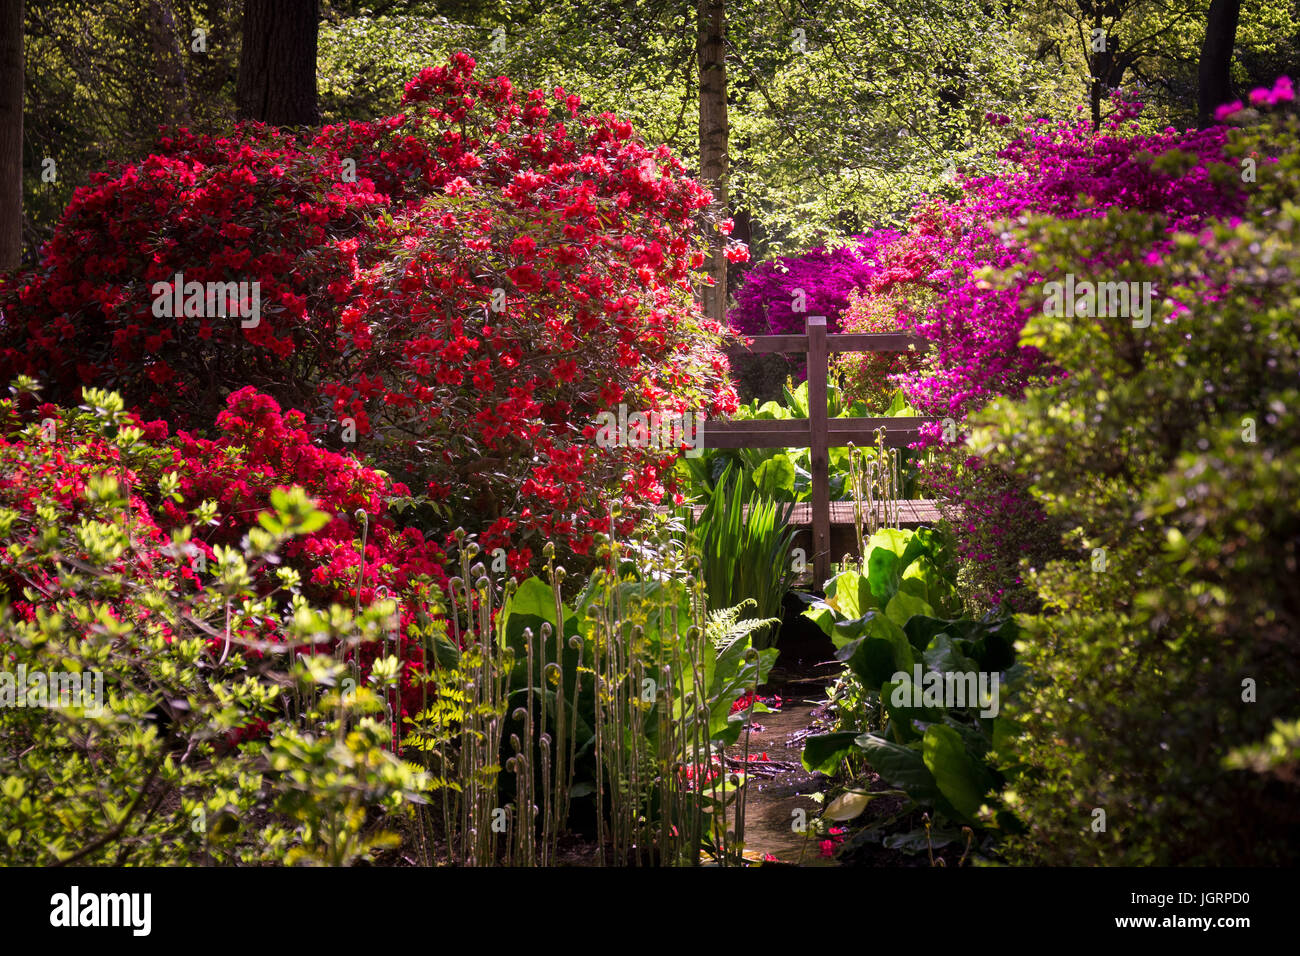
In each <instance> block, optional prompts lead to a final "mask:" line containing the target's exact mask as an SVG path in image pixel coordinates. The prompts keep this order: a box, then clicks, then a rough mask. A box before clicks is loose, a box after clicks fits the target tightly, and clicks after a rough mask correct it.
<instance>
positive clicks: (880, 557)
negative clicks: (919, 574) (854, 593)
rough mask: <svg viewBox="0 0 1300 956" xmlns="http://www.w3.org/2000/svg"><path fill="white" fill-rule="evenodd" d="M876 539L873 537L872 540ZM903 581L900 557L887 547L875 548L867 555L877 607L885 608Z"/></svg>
mask: <svg viewBox="0 0 1300 956" xmlns="http://www.w3.org/2000/svg"><path fill="white" fill-rule="evenodd" d="M875 539H876V536H875V535H872V540H873V541H874V540H875ZM901 579H902V565H901V564H900V563H899V560H898V555H897V554H895V553H894V552H893V551H891V550H890V549H889V548H885V547H874V548H872V549H871V551H870V552H869V553H868V555H867V580H868V584H869V585H870V587H871V597H872V600H873V603H874V604H875V606H876V607H885V606H886V605H888V604H889V599H890V598H892V597H893V596H894V594H895V593H896V592H897V591H898V582H899V581H900V580H901Z"/></svg>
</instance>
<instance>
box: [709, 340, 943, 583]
mask: <svg viewBox="0 0 1300 956" xmlns="http://www.w3.org/2000/svg"><path fill="white" fill-rule="evenodd" d="M805 330H806V331H804V332H803V333H802V334H793V335H756V336H753V344H752V345H749V346H747V347H745V346H741V347H738V348H737V349H735V350H734V352H735V353H736V354H760V353H772V352H782V353H788V352H803V353H805V354H806V355H807V359H808V417H807V418H806V419H782V420H759V421H710V422H708V423H707V424H706V425H705V426H704V428H703V430H702V435H701V438H702V444H703V447H705V448H807V449H809V451H810V453H811V459H812V462H811V464H812V468H811V471H812V502H811V504H812V509H811V510H812V544H813V549H812V550H813V573H814V575H815V580H816V582H817V583H818V584H819V585H820V584H821V582H822V581H825V580H826V579H827V578H829V577H830V565H831V552H830V536H831V532H830V525H831V514H830V512H831V507H830V474H829V468H830V456H829V454H828V449H831V448H842V447H844V446H846V445H848V444H850V443H852V444H854V445H858V446H860V447H865V446H868V445H873V444H875V441H876V430H877V429H878V428H884V429H885V443H886V444H887V445H889V446H890V447H892V448H899V447H902V446H905V445H909V444H911V443H912V442H914V441H916V440H917V438H918V436H919V433H920V428H921V426H922V425H923V424H925V423H927V422H931V421H934V420H935V419H932V418H919V417H917V418H830V417H828V415H827V408H826V380H827V372H828V370H829V365H830V355H831V353H832V352H907V351H912V350H916V351H924V350H926V349H927V348H928V347H929V344H928V343H927V342H926V341H925V340H924V339H922V338H919V337H917V336H914V335H910V334H908V333H905V332H850V333H844V334H840V335H828V334H827V333H826V316H824V315H810V316H808V317H807V320H806V325H805Z"/></svg>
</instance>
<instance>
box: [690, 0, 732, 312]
mask: <svg viewBox="0 0 1300 956" xmlns="http://www.w3.org/2000/svg"><path fill="white" fill-rule="evenodd" d="M696 15H697V19H698V26H699V32H698V41H697V44H696V56H697V59H698V62H699V69H700V178H701V179H702V180H703V181H704V182H705V183H707V184H708V186H709V188H710V189H711V190H712V191H713V208H714V209H715V210H716V211H718V212H719V213H722V214H723V215H725V214H726V210H727V172H728V165H729V164H728V158H727V145H728V135H729V132H730V131H729V128H728V125H727V67H726V49H725V46H724V44H725V40H726V34H725V31H726V20H725V16H726V10H725V4H724V3H723V0H699V5H698V7H697V9H696ZM725 245H726V237H724V236H723V235H721V234H715V235H712V236H710V242H709V246H710V252H709V263H708V274H709V275H710V276H712V277H713V286H712V287H706V288H705V289H704V291H703V293H702V294H701V296H700V301H701V305H702V306H703V307H704V313H705V314H706V315H708V316H709V317H710V318H712V319H716V320H717V321H719V322H723V321H725V319H726V314H727V257H726V255H725Z"/></svg>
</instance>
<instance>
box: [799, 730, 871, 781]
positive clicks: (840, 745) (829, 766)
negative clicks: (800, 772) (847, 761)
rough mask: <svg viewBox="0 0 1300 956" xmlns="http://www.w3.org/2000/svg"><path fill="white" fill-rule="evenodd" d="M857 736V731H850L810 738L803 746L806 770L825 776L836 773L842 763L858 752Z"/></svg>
mask: <svg viewBox="0 0 1300 956" xmlns="http://www.w3.org/2000/svg"><path fill="white" fill-rule="evenodd" d="M857 736H858V734H857V732H856V731H849V732H848V733H838V734H820V735H818V736H816V737H809V738H808V739H807V740H805V741H804V744H803V758H802V759H803V766H804V769H805V770H810V771H813V772H820V773H825V774H831V773H834V772H835V770H836V768H837V767H839V765H840V761H842V760H843V759H844V758H845V757H847V756H849V755H850V754H852V753H854V752H855V751H856V749H857V746H856V744H855V743H854V740H855V739H856V738H857Z"/></svg>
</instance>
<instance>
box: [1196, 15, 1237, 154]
mask: <svg viewBox="0 0 1300 956" xmlns="http://www.w3.org/2000/svg"><path fill="white" fill-rule="evenodd" d="M1240 18H1241V0H1210V10H1209V13H1208V14H1207V15H1206V18H1205V42H1204V43H1203V44H1202V45H1201V62H1200V67H1199V69H1198V71H1197V80H1198V82H1197V95H1196V123H1197V125H1198V126H1199V127H1200V128H1201V129H1205V127H1207V126H1209V125H1210V123H1211V122H1212V121H1213V119H1214V110H1215V107H1218V106H1222V105H1223V104H1224V103H1226V102H1228V101H1229V100H1230V99H1232V77H1231V75H1230V73H1229V68H1230V67H1231V66H1232V49H1233V47H1234V46H1236V43H1237V21H1238V20H1239V19H1240Z"/></svg>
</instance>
